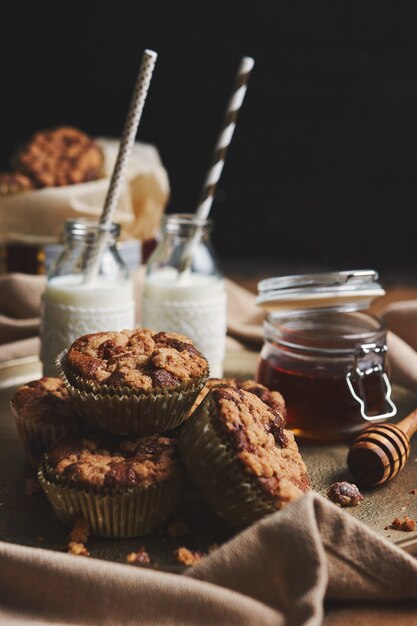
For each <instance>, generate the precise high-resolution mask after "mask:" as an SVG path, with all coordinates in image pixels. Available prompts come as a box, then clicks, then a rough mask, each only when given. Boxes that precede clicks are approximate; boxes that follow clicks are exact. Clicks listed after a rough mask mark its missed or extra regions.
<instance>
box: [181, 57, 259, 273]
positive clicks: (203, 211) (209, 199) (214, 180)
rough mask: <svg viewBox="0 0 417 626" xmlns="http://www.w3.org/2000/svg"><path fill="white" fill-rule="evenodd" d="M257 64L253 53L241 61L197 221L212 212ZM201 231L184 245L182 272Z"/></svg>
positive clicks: (208, 174) (190, 258) (198, 228)
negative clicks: (241, 110)
mask: <svg viewBox="0 0 417 626" xmlns="http://www.w3.org/2000/svg"><path fill="white" fill-rule="evenodd" d="M254 64H255V61H254V59H252V57H243V58H242V60H241V62H240V64H239V68H238V71H237V75H236V80H235V85H234V87H233V92H232V95H231V97H230V100H229V102H228V105H227V109H226V113H225V116H224V120H223V126H222V129H221V131H220V134H219V136H218V138H217V142H216V145H215V148H214V154H213V159H212V162H211V166H210V169H209V171H208V172H207V176H206V179H205V181H204V185H203V191H202V193H201V197H200V202H199V204H198V207H197V210H196V218H197V221H199V220H201V221H203V220H206V219H207V218H208V216H209V214H210V209H211V205H212V204H213V198H214V194H215V192H216V187H217V184H218V182H219V180H220V176H221V174H222V171H223V166H224V162H225V158H226V154H227V150H228V148H229V146H230V143H231V141H232V137H233V133H234V132H235V128H236V121H237V117H238V115H239V111H240V108H241V106H242V104H243V100H244V98H245V94H246V90H247V84H248V80H249V76H250V73H251V71H252V69H253V66H254ZM201 233H202V230H201V227H199V226H197V227H196V229H195V231H194V234H193V236H192V238H191V239H190V241H189V243H188V244H187V245H186V246H185V248H184V254H183V257H182V259H181V261H180V275H182V274H183V272H185V271H186V270H187V269H189V268H190V266H191V262H192V255H193V252H194V248H195V246H196V245H197V244H198V242H199V240H200V238H201ZM180 278H181V276H180ZM182 279H184V276H182Z"/></svg>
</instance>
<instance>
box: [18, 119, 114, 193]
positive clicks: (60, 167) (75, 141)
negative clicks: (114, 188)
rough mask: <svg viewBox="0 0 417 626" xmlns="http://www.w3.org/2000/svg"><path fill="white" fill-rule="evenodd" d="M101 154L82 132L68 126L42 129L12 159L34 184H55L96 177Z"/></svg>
mask: <svg viewBox="0 0 417 626" xmlns="http://www.w3.org/2000/svg"><path fill="white" fill-rule="evenodd" d="M103 162H104V156H103V152H102V150H101V148H100V147H99V146H98V144H97V143H96V142H95V141H94V140H93V139H91V137H89V136H88V135H86V133H83V132H82V131H81V130H78V129H77V128H73V127H71V126H60V127H58V128H54V129H52V130H42V131H39V132H38V133H36V134H35V135H33V137H32V138H31V139H30V140H29V141H28V142H27V144H26V145H25V146H24V147H22V148H21V149H20V150H19V151H18V153H17V154H16V155H15V157H14V159H13V164H14V166H15V167H16V169H17V170H19V171H20V172H22V173H23V174H26V175H27V176H28V177H29V178H30V179H31V180H32V181H33V182H34V184H35V186H36V187H59V186H62V185H73V184H76V183H83V182H87V181H90V180H96V179H97V178H100V176H101V175H102V169H103Z"/></svg>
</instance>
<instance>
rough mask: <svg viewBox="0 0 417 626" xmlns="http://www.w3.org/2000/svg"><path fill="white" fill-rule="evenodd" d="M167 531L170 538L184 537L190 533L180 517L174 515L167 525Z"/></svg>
mask: <svg viewBox="0 0 417 626" xmlns="http://www.w3.org/2000/svg"><path fill="white" fill-rule="evenodd" d="M167 529H168V534H169V536H170V537H183V536H184V535H188V533H189V532H190V529H189V528H188V526H187V524H186V523H185V521H184V519H183V518H182V517H181V515H176V516H175V517H174V519H173V520H172V521H171V522H170V523H169V524H168V525H167Z"/></svg>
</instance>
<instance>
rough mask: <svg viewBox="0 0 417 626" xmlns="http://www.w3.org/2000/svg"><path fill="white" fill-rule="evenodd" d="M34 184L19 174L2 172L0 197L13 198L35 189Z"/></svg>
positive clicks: (0, 176) (0, 174) (0, 173)
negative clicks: (16, 194) (15, 195)
mask: <svg viewBox="0 0 417 626" xmlns="http://www.w3.org/2000/svg"><path fill="white" fill-rule="evenodd" d="M34 188H35V185H34V184H33V182H32V181H31V180H30V178H28V177H27V176H25V175H24V174H20V173H19V172H0V196H11V195H14V194H15V193H21V192H22V191H30V190H31V189H34Z"/></svg>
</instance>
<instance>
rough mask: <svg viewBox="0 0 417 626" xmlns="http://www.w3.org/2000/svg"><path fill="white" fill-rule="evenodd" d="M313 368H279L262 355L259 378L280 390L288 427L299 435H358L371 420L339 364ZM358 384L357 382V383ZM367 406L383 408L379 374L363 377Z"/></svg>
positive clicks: (377, 410)
mask: <svg viewBox="0 0 417 626" xmlns="http://www.w3.org/2000/svg"><path fill="white" fill-rule="evenodd" d="M331 369H332V368H327V369H326V370H325V371H323V370H320V369H318V370H314V368H311V371H310V372H306V371H303V372H300V371H291V370H286V369H283V368H280V367H279V366H278V365H277V364H276V363H275V362H274V359H273V358H269V359H261V360H260V362H259V366H258V372H257V380H258V381H259V382H261V383H262V384H263V385H266V386H267V387H269V388H270V389H274V390H277V391H280V392H281V393H282V395H283V396H284V399H285V403H286V407H287V427H288V428H290V429H291V430H292V431H293V432H294V433H295V434H296V435H299V436H301V437H305V438H308V439H315V440H338V439H345V438H348V437H351V436H353V435H355V434H356V433H358V432H360V431H361V430H363V429H364V428H365V427H366V426H367V425H368V423H367V422H366V421H365V420H364V419H363V417H362V415H361V412H360V406H359V404H358V402H357V401H356V400H355V399H354V398H353V396H352V394H351V393H350V390H349V388H348V385H347V383H346V374H345V373H344V372H343V370H340V369H339V368H334V371H333V372H332V371H331ZM355 387H356V388H357V384H355ZM364 390H365V395H366V410H367V413H368V414H369V415H378V414H380V413H382V412H384V405H385V399H384V389H383V387H382V385H381V378H380V376H379V374H370V375H369V376H367V377H366V379H365V380H364Z"/></svg>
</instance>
